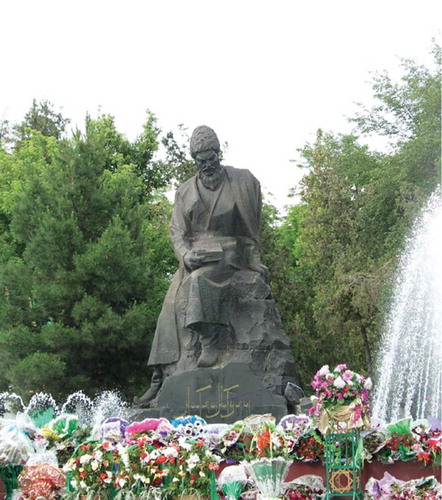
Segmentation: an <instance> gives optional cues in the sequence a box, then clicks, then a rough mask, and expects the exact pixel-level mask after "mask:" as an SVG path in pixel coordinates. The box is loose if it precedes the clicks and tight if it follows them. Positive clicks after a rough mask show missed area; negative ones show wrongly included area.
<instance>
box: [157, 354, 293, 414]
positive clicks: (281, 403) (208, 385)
mask: <svg viewBox="0 0 442 500" xmlns="http://www.w3.org/2000/svg"><path fill="white" fill-rule="evenodd" d="M273 389H274V388H273V387H266V386H265V385H264V384H263V382H262V380H261V379H260V378H258V377H257V376H256V375H255V374H254V373H253V372H252V371H251V369H250V367H249V366H248V365H244V364H240V363H232V364H230V365H228V366H227V367H225V368H220V369H213V368H212V369H208V368H200V369H197V370H190V371H187V372H183V373H180V374H179V375H172V376H171V377H168V378H167V379H166V381H165V382H164V384H163V387H162V389H161V392H160V395H159V397H158V406H159V407H164V408H167V409H168V413H169V418H176V417H180V416H183V415H199V416H200V417H202V418H204V419H205V420H206V421H207V422H208V423H221V422H227V423H232V422H235V421H236V420H242V419H244V418H246V417H248V416H250V415H252V414H263V413H272V414H273V415H274V416H276V417H278V416H283V415H285V413H286V405H285V400H284V398H283V397H282V396H278V395H276V394H275V393H274V392H273Z"/></svg>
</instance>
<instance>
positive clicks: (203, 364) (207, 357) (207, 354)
mask: <svg viewBox="0 0 442 500" xmlns="http://www.w3.org/2000/svg"><path fill="white" fill-rule="evenodd" d="M217 360H218V355H217V354H216V352H215V351H209V350H205V349H203V350H202V352H201V356H200V357H199V359H198V361H197V363H196V366H198V367H199V368H208V367H210V366H213V365H214V364H215V363H216V362H217Z"/></svg>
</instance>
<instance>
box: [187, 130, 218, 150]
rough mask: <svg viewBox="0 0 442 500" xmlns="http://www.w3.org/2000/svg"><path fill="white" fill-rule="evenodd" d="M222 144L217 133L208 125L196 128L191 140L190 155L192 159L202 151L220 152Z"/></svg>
mask: <svg viewBox="0 0 442 500" xmlns="http://www.w3.org/2000/svg"><path fill="white" fill-rule="evenodd" d="M220 149H221V148H220V144H219V140H218V137H217V135H216V134H215V132H214V131H213V130H212V129H211V128H210V127H207V126H206V125H200V126H199V127H196V129H195V130H194V131H193V133H192V136H191V138H190V154H191V156H192V158H195V156H196V155H197V154H198V153H201V152H202V151H210V150H213V151H217V152H219V151H220Z"/></svg>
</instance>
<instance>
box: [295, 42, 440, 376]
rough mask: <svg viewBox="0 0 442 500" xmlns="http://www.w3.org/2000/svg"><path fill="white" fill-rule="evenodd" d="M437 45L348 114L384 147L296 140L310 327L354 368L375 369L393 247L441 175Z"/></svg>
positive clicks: (346, 139)
mask: <svg viewBox="0 0 442 500" xmlns="http://www.w3.org/2000/svg"><path fill="white" fill-rule="evenodd" d="M435 55H437V60H436V70H435V71H434V72H431V71H430V70H429V69H427V68H424V67H422V66H417V65H416V64H414V63H413V62H412V61H403V64H402V66H403V69H404V75H403V77H402V79H401V81H400V82H399V83H396V82H393V81H392V80H391V78H390V77H389V76H388V74H387V73H383V74H382V75H380V76H377V77H375V79H374V84H373V89H374V95H375V98H376V100H377V101H378V104H377V105H376V106H375V107H374V108H372V109H365V108H364V109H363V111H362V112H361V113H359V115H357V116H356V118H355V119H354V121H355V123H357V125H358V129H357V130H356V133H359V134H361V133H362V134H366V133H371V134H374V133H376V134H381V135H385V136H387V137H388V138H389V140H390V144H391V149H390V150H389V151H388V152H384V153H376V152H373V151H370V150H369V148H368V147H367V146H362V145H361V144H360V141H359V138H358V136H357V135H347V136H342V135H336V134H332V133H323V132H322V131H318V135H317V140H316V142H315V143H314V144H307V145H306V146H305V147H304V148H303V149H302V150H301V157H302V159H303V164H302V165H303V166H304V167H306V168H308V172H309V173H308V174H307V175H306V176H305V177H304V179H303V181H302V203H303V204H304V209H303V210H304V211H303V217H302V222H301V229H300V231H299V229H298V226H296V227H295V231H296V238H295V239H294V241H297V245H298V249H299V245H300V248H302V253H301V257H300V259H299V264H300V267H301V268H304V269H305V272H306V274H307V276H308V277H309V280H310V281H309V283H310V284H311V290H310V296H311V297H312V302H311V307H312V311H313V326H312V327H311V329H310V331H311V332H312V334H313V335H315V336H317V338H319V339H321V342H322V344H323V345H327V346H328V351H327V353H326V354H327V355H326V360H327V362H328V363H330V364H335V363H340V362H342V361H343V356H344V355H345V361H346V362H347V363H349V364H352V366H353V367H354V369H357V370H359V371H361V372H369V373H370V372H371V371H372V368H373V366H372V365H373V357H374V353H375V351H376V348H377V344H378V341H379V337H380V332H381V330H382V326H383V325H382V322H383V314H384V311H385V304H386V302H387V301H388V298H389V293H390V292H391V278H392V276H393V275H394V270H395V266H396V262H397V256H398V255H399V253H400V251H401V248H402V245H403V243H404V240H405V237H406V234H407V231H408V230H409V228H410V226H411V224H412V221H413V220H414V217H415V215H416V213H417V212H418V210H419V209H420V207H421V205H422V203H423V202H424V201H425V199H426V198H427V197H428V195H429V193H431V192H432V191H433V190H434V189H435V186H436V185H437V183H438V182H440V174H439V172H440V150H441V144H440V128H441V127H440V94H441V91H440V89H441V86H440V83H441V79H440V49H439V48H437V49H435ZM298 233H299V236H298ZM286 239H287V238H286ZM292 248H293V249H294V247H292ZM343 353H345V354H343Z"/></svg>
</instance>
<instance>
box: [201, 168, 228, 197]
mask: <svg viewBox="0 0 442 500" xmlns="http://www.w3.org/2000/svg"><path fill="white" fill-rule="evenodd" d="M224 175H225V170H224V168H223V167H222V166H221V165H220V166H219V167H217V169H216V170H215V172H214V173H213V174H212V175H206V174H205V173H204V172H203V171H202V170H200V171H199V173H198V177H199V179H200V180H201V183H202V185H203V186H204V187H205V188H207V189H210V190H211V191H215V189H216V188H217V187H218V186H219V185H220V184H221V183H222V182H223V180H224Z"/></svg>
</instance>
